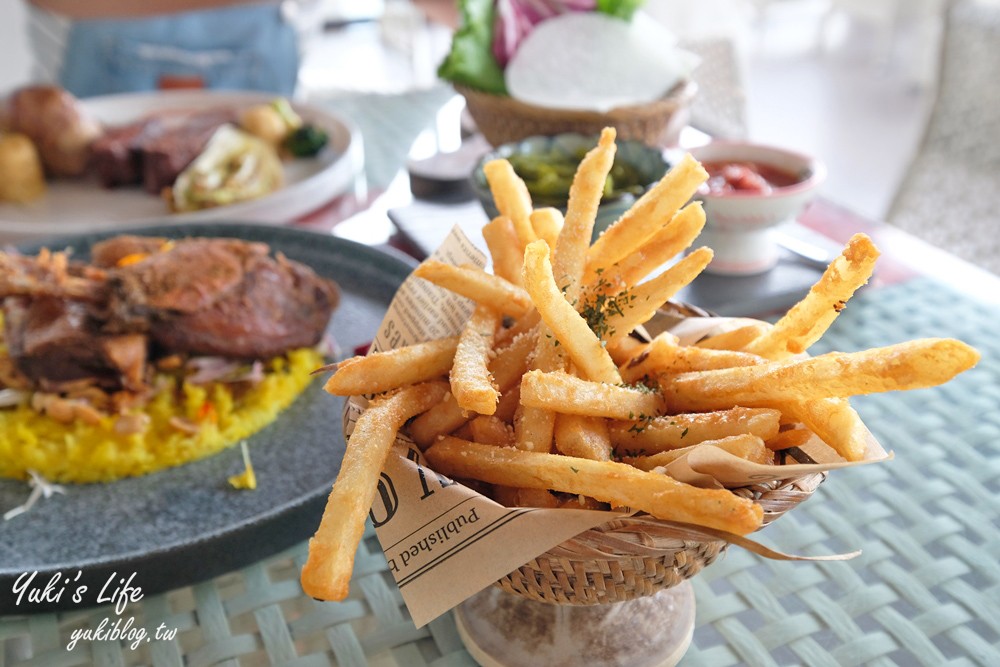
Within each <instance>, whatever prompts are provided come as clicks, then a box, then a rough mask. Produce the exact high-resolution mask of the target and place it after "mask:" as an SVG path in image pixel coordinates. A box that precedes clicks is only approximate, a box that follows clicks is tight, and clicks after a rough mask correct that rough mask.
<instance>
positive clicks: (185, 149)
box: [140, 109, 237, 195]
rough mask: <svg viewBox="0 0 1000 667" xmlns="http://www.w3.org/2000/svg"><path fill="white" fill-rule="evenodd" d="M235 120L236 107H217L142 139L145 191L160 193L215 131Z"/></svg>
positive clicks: (193, 157) (172, 181) (197, 153)
mask: <svg viewBox="0 0 1000 667" xmlns="http://www.w3.org/2000/svg"><path fill="white" fill-rule="evenodd" d="M236 120H237V114H236V112H235V111H234V110H231V109H215V110H212V111H206V112H204V113H199V114H193V115H191V116H188V117H186V118H185V119H184V122H182V123H177V124H176V125H171V126H170V127H168V128H165V129H164V130H163V131H162V132H159V133H158V134H156V136H153V137H149V138H147V139H144V140H143V141H141V142H140V149H141V151H142V185H143V187H144V188H145V189H146V191H147V192H149V193H151V194H155V195H159V194H160V193H161V192H162V191H163V188H166V187H170V186H171V185H173V183H174V181H175V180H177V175H178V174H180V173H181V172H182V171H184V169H185V167H187V166H188V165H189V164H191V162H192V161H193V160H194V159H195V158H196V157H198V155H199V154H200V153H201V152H202V151H203V150H204V149H205V145H206V144H208V140H209V139H211V138H212V135H213V134H214V133H215V131H216V130H217V129H219V127H220V126H221V125H224V124H226V123H235V122H236Z"/></svg>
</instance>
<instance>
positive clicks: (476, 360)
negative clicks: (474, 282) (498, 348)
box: [449, 306, 500, 415]
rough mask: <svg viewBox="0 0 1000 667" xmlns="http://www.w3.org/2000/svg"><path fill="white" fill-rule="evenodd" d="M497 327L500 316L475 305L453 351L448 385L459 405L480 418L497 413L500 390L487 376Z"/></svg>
mask: <svg viewBox="0 0 1000 667" xmlns="http://www.w3.org/2000/svg"><path fill="white" fill-rule="evenodd" d="M499 326H500V315H499V314H498V313H497V312H496V311H495V310H493V309H492V308H489V307H488V306H477V307H476V309H475V310H474V311H472V315H471V316H470V317H469V321H468V322H466V324H465V328H464V329H463V330H462V335H461V336H459V339H458V347H457V348H456V349H455V363H454V365H452V367H451V374H450V377H449V382H450V384H451V393H452V395H453V396H454V397H455V401H456V402H457V403H458V406H459V407H460V408H462V409H463V410H471V411H473V412H478V413H479V414H481V415H491V414H493V413H494V412H496V409H497V401H499V400H500V390H499V389H498V388H497V386H496V385H495V384H494V382H493V377H492V376H491V375H490V369H489V367H488V366H489V361H490V351H491V350H492V348H493V337H494V336H495V335H496V331H497V327H499Z"/></svg>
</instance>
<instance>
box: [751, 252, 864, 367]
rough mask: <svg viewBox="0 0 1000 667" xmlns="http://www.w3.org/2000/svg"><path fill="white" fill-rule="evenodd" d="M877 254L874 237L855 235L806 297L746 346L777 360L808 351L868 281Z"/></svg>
mask: <svg viewBox="0 0 1000 667" xmlns="http://www.w3.org/2000/svg"><path fill="white" fill-rule="evenodd" d="M878 256H879V252H878V249H877V248H876V247H875V244H874V243H872V241H871V239H869V238H868V237H867V236H865V235H864V234H855V235H854V236H852V237H851V239H850V240H849V241H848V242H847V246H846V247H845V248H844V252H842V253H841V254H840V256H838V257H837V258H836V259H834V260H833V261H832V262H831V263H830V266H828V267H827V269H826V271H824V272H823V276H822V277H821V278H820V279H819V281H818V282H817V283H816V284H815V285H813V286H812V288H811V289H810V290H809V293H808V294H807V295H806V297H805V298H804V299H802V300H801V301H799V302H798V303H797V304H795V305H794V306H793V307H792V308H791V310H789V311H788V312H787V313H786V314H785V315H784V316H783V317H782V318H781V319H780V320H778V322H777V323H776V324H775V325H774V327H772V328H771V329H770V330H768V331H766V332H765V333H763V334H761V335H760V336H758V337H757V338H755V339H754V340H753V341H751V342H750V343H749V344H748V345H746V346H745V347H744V350H745V351H747V352H750V353H752V354H756V355H759V356H762V357H767V358H768V359H775V360H780V359H785V358H788V357H790V356H792V355H795V354H799V353H801V352H805V351H806V350H807V349H809V346H810V345H812V344H813V343H815V342H816V341H818V340H819V339H820V337H821V336H822V335H823V333H824V332H825V331H826V330H827V329H828V328H829V327H830V325H831V324H833V321H834V320H835V319H837V315H839V314H840V311H842V310H843V309H844V307H845V306H846V305H847V301H848V299H850V298H851V297H852V296H853V295H854V292H856V291H857V290H858V289H859V288H860V287H861V286H862V285H864V284H865V283H867V282H868V279H869V278H871V276H872V272H874V271H875V260H876V259H878Z"/></svg>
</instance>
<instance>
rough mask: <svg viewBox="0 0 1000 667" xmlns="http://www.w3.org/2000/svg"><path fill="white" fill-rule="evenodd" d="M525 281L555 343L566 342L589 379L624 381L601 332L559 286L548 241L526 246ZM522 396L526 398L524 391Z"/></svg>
mask: <svg viewBox="0 0 1000 667" xmlns="http://www.w3.org/2000/svg"><path fill="white" fill-rule="evenodd" d="M524 284H525V287H526V288H527V290H528V293H529V294H530V295H531V300H532V301H534V302H535V307H536V308H537V309H538V314H539V315H541V317H542V321H543V322H545V324H546V325H548V327H549V329H551V330H552V334H553V335H554V336H555V338H554V340H553V341H552V344H553V345H556V344H562V345H563V346H564V348H565V349H566V353H567V354H568V355H569V357H570V358H571V359H572V360H573V363H575V364H576V365H577V366H579V367H580V369H581V370H582V371H583V373H584V375H586V376H587V378H589V379H592V380H598V381H601V382H610V383H612V384H613V383H617V382H621V376H619V375H618V368H617V367H616V366H615V362H614V361H613V360H612V359H611V355H609V354H608V351H607V349H605V347H604V346H603V345H601V341H600V339H599V338H598V336H597V334H595V333H594V331H593V330H592V329H591V328H590V326H589V325H588V324H587V321H586V320H585V319H583V317H581V316H580V314H579V313H578V312H576V308H574V307H573V305H572V304H571V303H570V302H569V301H567V300H566V298H565V296H564V295H563V293H562V291H561V290H560V289H559V287H558V286H557V285H556V281H555V278H554V277H553V275H552V263H551V262H550V261H549V247H548V245H546V244H545V242H544V241H536V242H534V243H531V244H529V245H528V247H527V248H525V249H524ZM521 396H522V399H523V396H524V394H523V392H522V394H521Z"/></svg>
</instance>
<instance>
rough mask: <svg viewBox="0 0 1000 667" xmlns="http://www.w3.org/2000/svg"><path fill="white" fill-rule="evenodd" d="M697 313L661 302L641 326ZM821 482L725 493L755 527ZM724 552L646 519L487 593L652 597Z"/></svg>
mask: <svg viewBox="0 0 1000 667" xmlns="http://www.w3.org/2000/svg"><path fill="white" fill-rule="evenodd" d="M713 315H714V314H713V313H711V312H709V311H706V310H704V309H702V308H699V307H697V306H692V305H689V304H685V303H678V302H668V303H666V304H664V306H663V307H662V308H661V309H660V311H659V312H658V313H657V314H656V315H655V316H654V317H653V319H652V320H650V321H649V322H647V324H646V325H645V328H646V329H647V333H650V334H656V333H659V330H660V329H661V328H665V327H666V324H664V320H663V319H661V318H665V319H666V320H670V319H671V318H673V319H676V318H685V317H712V316H713ZM778 455H779V457H781V458H780V459H779V463H785V461H786V460H787V459H788V458H790V459H792V460H791V461H789V462H790V463H814V461H812V459H810V458H809V456H808V455H807V454H806V453H805V452H802V451H801V450H799V449H797V448H790V449H787V450H782V451H781V452H779V454H778ZM825 479H826V473H815V474H812V475H806V476H804V477H800V478H798V479H793V480H778V481H769V482H762V483H760V484H755V485H752V486H746V487H742V488H738V489H733V490H732V491H733V493H735V494H737V495H739V496H741V497H744V498H748V499H751V500H753V501H754V502H756V503H758V504H759V505H760V506H761V508H762V509H763V510H764V519H763V526H766V525H768V524H769V523H771V522H772V521H774V520H776V519H777V518H778V517H780V516H781V515H782V514H784V513H785V512H787V511H789V510H790V509H792V508H793V507H795V506H797V505H798V504H799V503H801V502H802V501H804V500H806V499H807V498H809V496H811V495H812V494H813V492H814V491H815V490H816V489H817V488H818V487H819V485H820V484H821V483H822V482H823V480H825ZM728 546H729V544H728V543H727V542H726V541H724V540H721V539H718V538H717V537H714V536H713V535H711V534H709V532H707V531H705V530H704V529H701V528H699V527H698V526H686V525H683V524H676V523H671V522H667V521H661V520H660V519H657V518H655V517H652V516H650V515H648V514H644V513H640V514H636V515H634V516H631V517H626V518H621V519H615V520H613V521H609V522H608V523H606V524H602V525H600V526H598V527H596V528H591V529H590V530H587V531H585V532H583V533H580V534H579V535H577V536H576V537H574V538H573V539H570V540H567V541H565V542H563V543H562V544H560V545H559V546H557V547H554V548H552V549H550V550H548V551H546V552H545V553H544V554H542V555H541V556H538V557H537V558H535V559H534V560H531V561H529V562H527V563H525V564H524V565H522V566H521V567H519V568H517V569H516V570H514V571H513V572H510V573H509V574H507V575H506V576H504V577H503V578H501V579H500V580H499V581H497V582H496V583H495V584H494V585H495V586H498V587H500V588H501V589H503V590H505V591H507V592H508V593H513V594H515V595H518V596H521V597H524V598H528V599H530V600H536V601H538V602H550V603H553V604H569V605H591V604H607V603H612V602H625V601H627V600H634V599H636V598H640V597H644V596H647V595H652V594H654V593H656V592H657V591H660V590H663V589H665V588H670V587H671V586H676V585H677V584H679V583H681V582H682V581H684V580H685V579H688V578H690V577H693V576H694V575H696V574H698V573H699V572H701V570H702V569H704V568H705V567H706V566H708V565H711V564H712V562H713V561H714V560H715V559H716V558H718V556H719V554H721V553H722V552H723V551H725V550H726V547H728Z"/></svg>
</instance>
